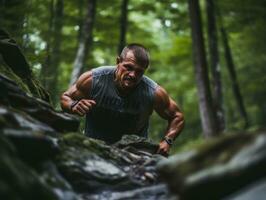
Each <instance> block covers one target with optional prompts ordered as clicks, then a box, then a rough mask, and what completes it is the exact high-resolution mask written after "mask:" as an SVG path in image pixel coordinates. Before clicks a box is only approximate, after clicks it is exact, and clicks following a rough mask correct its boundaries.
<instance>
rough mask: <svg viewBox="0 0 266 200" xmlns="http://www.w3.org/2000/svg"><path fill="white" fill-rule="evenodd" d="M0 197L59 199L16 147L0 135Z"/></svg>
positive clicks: (11, 198)
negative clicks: (18, 152) (19, 154)
mask: <svg viewBox="0 0 266 200" xmlns="http://www.w3.org/2000/svg"><path fill="white" fill-rule="evenodd" d="M0 177H1V178H0V199H10V200H13V199H25V200H26V199H40V200H47V199H49V200H59V199H58V198H57V196H56V195H55V194H54V193H53V191H52V190H51V188H50V187H49V186H47V185H46V184H44V183H43V182H42V181H41V180H40V179H39V177H38V175H37V173H36V172H34V171H33V170H31V168H30V167H29V166H27V165H26V164H24V163H23V162H22V161H21V160H20V159H19V158H18V157H17V155H16V151H15V147H14V146H13V145H12V144H11V143H10V142H9V141H8V140H7V139H6V138H5V137H3V136H2V135H0Z"/></svg>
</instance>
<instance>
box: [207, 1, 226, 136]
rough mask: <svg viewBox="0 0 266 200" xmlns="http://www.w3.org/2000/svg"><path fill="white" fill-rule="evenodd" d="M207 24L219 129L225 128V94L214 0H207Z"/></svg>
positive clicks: (214, 102) (214, 103)
mask: <svg viewBox="0 0 266 200" xmlns="http://www.w3.org/2000/svg"><path fill="white" fill-rule="evenodd" d="M206 7H207V8H206V10H207V24H208V45H209V55H210V69H211V74H212V82H211V83H212V86H213V105H214V109H215V113H216V117H217V120H218V130H219V131H221V132H222V131H223V130H224V129H225V116H224V109H223V94H222V82H221V69H220V63H219V52H218V37H217V28H216V17H215V5H214V2H213V0H206Z"/></svg>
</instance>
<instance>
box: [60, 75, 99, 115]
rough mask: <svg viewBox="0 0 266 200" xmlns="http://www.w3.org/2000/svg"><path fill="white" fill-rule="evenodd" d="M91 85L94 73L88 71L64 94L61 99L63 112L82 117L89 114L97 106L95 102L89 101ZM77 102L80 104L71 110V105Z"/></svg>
mask: <svg viewBox="0 0 266 200" xmlns="http://www.w3.org/2000/svg"><path fill="white" fill-rule="evenodd" d="M91 85H92V72H91V71H88V72H85V73H84V74H82V75H81V76H80V77H79V79H78V80H77V82H76V83H75V84H74V85H72V86H71V87H70V88H69V89H68V90H67V91H66V92H64V93H63V94H62V96H61V99H60V103H61V108H62V110H64V111H66V112H69V113H73V114H78V115H80V116H83V115H85V114H86V113H87V112H89V110H90V109H91V108H92V107H93V106H94V105H95V104H96V103H95V101H94V100H90V99H89V93H90V90H91ZM75 101H78V103H77V104H76V105H75V106H74V107H72V109H71V104H72V103H73V102H75Z"/></svg>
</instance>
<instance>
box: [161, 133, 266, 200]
mask: <svg viewBox="0 0 266 200" xmlns="http://www.w3.org/2000/svg"><path fill="white" fill-rule="evenodd" d="M205 145H206V146H204V147H203V148H201V149H198V150H197V151H196V150H194V151H191V152H188V153H186V154H182V155H176V156H173V157H171V158H170V159H169V160H167V161H165V162H162V163H160V164H159V166H158V169H159V172H160V174H161V177H162V179H164V180H165V181H167V182H168V185H169V188H170V189H171V191H172V192H174V193H176V194H178V195H180V196H181V197H182V198H183V199H195V198H206V195H207V196H208V198H210V199H220V198H222V197H225V196H227V195H229V194H230V193H232V192H234V191H236V190H238V189H240V188H242V187H244V186H245V185H247V184H250V183H251V182H252V181H256V180H257V179H258V178H260V177H263V176H265V175H266V174H265V168H266V134H265V133H264V132H261V133H257V134H236V135H231V136H227V137H225V138H223V139H220V140H217V141H216V142H213V143H211V144H205ZM221 188H222V189H221Z"/></svg>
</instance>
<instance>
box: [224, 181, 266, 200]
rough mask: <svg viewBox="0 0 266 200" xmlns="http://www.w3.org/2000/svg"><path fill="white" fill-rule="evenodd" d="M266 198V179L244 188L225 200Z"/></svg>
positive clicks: (262, 199)
mask: <svg viewBox="0 0 266 200" xmlns="http://www.w3.org/2000/svg"><path fill="white" fill-rule="evenodd" d="M265 197H266V178H264V179H259V181H256V182H254V183H252V184H249V185H248V186H247V187H244V188H242V189H241V190H240V191H237V192H235V193H233V194H231V195H230V196H228V197H226V198H224V199H223V200H253V199H256V200H264V199H265Z"/></svg>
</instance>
